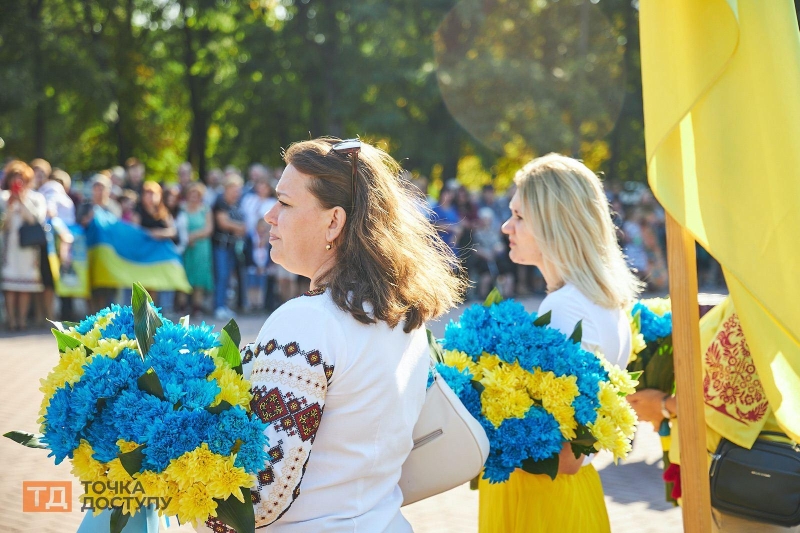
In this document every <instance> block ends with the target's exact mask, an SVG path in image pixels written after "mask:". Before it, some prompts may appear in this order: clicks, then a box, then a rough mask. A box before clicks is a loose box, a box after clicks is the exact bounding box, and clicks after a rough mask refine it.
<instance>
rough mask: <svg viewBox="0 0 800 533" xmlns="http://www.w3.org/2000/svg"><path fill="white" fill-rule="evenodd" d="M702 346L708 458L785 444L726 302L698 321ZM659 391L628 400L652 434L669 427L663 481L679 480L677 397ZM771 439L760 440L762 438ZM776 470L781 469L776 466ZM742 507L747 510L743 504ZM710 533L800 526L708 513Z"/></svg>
mask: <svg viewBox="0 0 800 533" xmlns="http://www.w3.org/2000/svg"><path fill="white" fill-rule="evenodd" d="M700 343H701V346H703V357H702V358H701V360H702V367H701V368H702V379H703V383H705V384H706V385H705V386H704V391H703V401H704V402H705V405H706V406H707V407H708V408H706V409H705V410H704V414H705V423H706V438H705V442H706V447H707V449H708V454H709V458H710V457H711V455H712V454H714V453H716V450H717V446H718V445H719V443H720V441H721V439H722V438H725V439H727V440H728V441H730V442H733V443H735V444H737V445H738V446H742V447H744V448H747V449H750V448H751V447H752V446H753V444H754V443H755V442H756V439H759V438H765V439H767V440H782V441H783V442H788V441H789V440H790V439H789V438H788V437H787V436H786V434H785V432H784V430H783V428H781V426H780V425H779V424H778V419H777V418H776V416H775V412H774V411H773V409H772V407H771V406H770V404H769V401H768V399H767V395H766V393H765V392H764V388H763V387H762V385H761V381H760V380H759V378H758V373H757V370H756V365H755V364H754V361H753V356H752V354H751V352H750V347H749V346H748V344H747V340H746V339H745V337H744V332H743V331H742V325H741V323H740V321H739V316H738V315H737V313H736V309H735V308H734V306H733V301H732V300H731V298H730V297H726V298H725V299H724V300H723V301H722V302H721V303H720V304H718V305H717V306H715V307H714V308H713V309H711V311H709V312H708V313H707V314H706V315H705V316H704V317H703V318H702V319H701V320H700ZM679 392H680V391H676V392H675V393H673V394H669V393H664V392H662V391H660V390H658V389H642V390H640V391H637V392H636V393H634V394H631V395H630V396H628V402H629V403H630V404H631V407H633V409H634V410H635V411H636V415H637V416H638V418H639V421H640V422H649V423H651V424H652V425H653V429H654V430H658V428H659V427H661V423H662V421H663V420H664V419H665V418H666V419H668V420H669V422H670V425H671V426H672V430H671V431H672V436H673V437H672V444H671V447H670V451H669V459H670V463H671V464H670V467H669V469H668V470H667V471H666V472H665V473H664V474H665V475H664V477H665V479H667V478H671V479H676V480H680V467H679V465H680V463H681V461H680V448H679V446H678V444H679V439H678V438H677V433H678V428H679V426H680V419H679V418H678V394H679ZM765 431H766V432H770V433H771V434H772V435H776V436H772V435H770V436H768V435H763V434H762V432H765ZM780 435H782V436H780ZM775 468H779V466H778V465H775ZM681 496H682V495H681V493H680V483H679V481H676V485H675V488H674V489H673V493H672V497H673V498H675V499H676V500H678V501H680V500H679V498H681ZM745 506H746V504H745ZM711 514H712V524H711V526H712V531H713V533H744V532H747V533H751V532H752V533H800V526H795V527H791V528H789V527H781V526H777V525H772V524H767V523H764V522H756V521H754V520H748V519H746V518H741V517H738V516H734V515H732V514H730V513H726V512H724V511H720V510H718V509H715V508H712V509H711Z"/></svg>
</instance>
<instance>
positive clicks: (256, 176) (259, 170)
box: [242, 163, 272, 229]
mask: <svg viewBox="0 0 800 533" xmlns="http://www.w3.org/2000/svg"><path fill="white" fill-rule="evenodd" d="M271 178H272V172H271V171H270V170H269V169H268V168H267V167H265V166H264V165H262V164H261V163H253V164H252V165H250V168H248V169H247V182H246V183H245V184H244V187H243V188H242V198H245V197H247V196H249V195H250V194H251V193H253V192H254V191H255V187H256V183H257V182H259V181H262V180H264V181H266V182H267V183H269V180H270V179H271ZM254 229H255V228H254Z"/></svg>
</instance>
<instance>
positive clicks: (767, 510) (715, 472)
mask: <svg viewBox="0 0 800 533" xmlns="http://www.w3.org/2000/svg"><path fill="white" fill-rule="evenodd" d="M761 435H774V436H778V437H783V438H784V439H788V437H786V435H783V434H782V433H775V432H772V431H764V432H762V433H761ZM709 475H710V481H711V506H712V507H714V508H715V509H717V510H719V511H722V512H725V513H729V514H732V515H736V516H739V517H742V518H746V519H748V520H755V521H757V522H766V523H769V524H775V525H779V526H783V527H794V526H797V525H800V446H798V445H797V444H796V443H791V444H790V443H787V442H777V441H772V440H765V439H761V438H758V439H756V442H755V443H754V444H753V447H752V448H751V449H749V450H748V449H747V448H742V447H741V446H737V445H736V444H734V443H732V442H730V441H729V440H726V439H722V440H721V441H720V443H719V446H718V447H717V451H716V453H715V454H714V456H713V458H712V461H711V468H710V471H709Z"/></svg>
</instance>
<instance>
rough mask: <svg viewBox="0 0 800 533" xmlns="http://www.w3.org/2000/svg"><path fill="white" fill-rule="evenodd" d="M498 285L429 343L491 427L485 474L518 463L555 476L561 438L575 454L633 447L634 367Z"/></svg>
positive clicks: (500, 476)
mask: <svg viewBox="0 0 800 533" xmlns="http://www.w3.org/2000/svg"><path fill="white" fill-rule="evenodd" d="M549 318H550V316H549V313H547V314H545V315H542V316H541V317H537V316H536V315H535V314H529V313H527V312H526V311H525V309H524V308H523V306H522V305H521V304H520V303H518V302H515V301H513V300H505V301H502V300H501V299H500V298H499V294H498V293H496V292H494V291H493V294H491V295H490V296H489V298H488V299H487V301H486V303H485V304H484V305H473V306H471V307H469V308H468V309H466V310H465V311H464V313H463V314H462V315H461V317H460V319H459V321H458V322H457V323H453V322H451V323H450V324H449V325H448V326H447V327H446V329H445V336H444V339H443V340H442V348H443V351H442V350H438V348H437V347H435V346H434V347H433V349H434V352H438V353H437V354H436V357H437V359H439V362H438V363H437V365H436V368H437V371H438V372H439V374H440V375H441V376H442V377H443V378H444V379H445V381H446V382H447V384H448V385H449V386H450V387H451V388H452V389H453V391H454V392H455V393H456V394H457V395H458V397H459V399H461V401H462V402H463V403H464V405H465V406H466V408H467V409H468V410H469V411H470V413H471V414H472V415H473V416H474V417H475V418H476V419H477V420H478V421H479V422H480V423H481V425H482V426H483V428H484V429H485V430H486V434H487V435H488V437H489V443H490V453H489V459H488V460H487V462H486V465H485V468H484V474H483V476H484V479H487V480H488V481H490V482H492V483H500V482H503V481H506V480H507V479H508V478H509V475H510V474H511V472H513V471H514V470H515V469H517V468H521V469H523V470H525V471H526V472H530V473H533V474H547V475H549V476H550V477H551V478H555V476H556V474H557V472H558V454H559V452H560V451H561V449H562V446H563V445H564V443H565V442H569V443H570V444H571V448H572V451H573V452H574V453H575V456H576V457H578V456H579V455H580V454H589V453H593V452H596V451H598V450H609V451H611V452H612V453H613V454H614V457H615V458H622V457H625V456H626V455H627V454H628V452H629V451H630V449H631V439H632V437H633V433H634V431H635V425H636V415H635V413H634V412H633V410H632V409H631V407H630V406H629V405H628V403H627V402H626V401H625V396H626V395H627V394H630V393H631V392H633V390H634V387H635V385H636V382H635V380H633V379H632V378H631V377H630V375H629V374H628V373H627V372H626V371H624V370H620V369H618V368H616V367H614V366H612V365H610V364H609V363H607V362H606V361H605V359H603V358H602V357H601V356H598V355H595V354H593V353H590V352H587V351H586V350H584V349H582V348H581V346H580V336H581V331H580V329H581V328H580V323H579V324H578V325H577V327H576V329H575V332H574V333H573V334H572V336H571V337H569V338H568V337H567V336H566V335H564V334H562V333H561V332H560V331H558V330H556V329H553V328H550V327H548V324H549Z"/></svg>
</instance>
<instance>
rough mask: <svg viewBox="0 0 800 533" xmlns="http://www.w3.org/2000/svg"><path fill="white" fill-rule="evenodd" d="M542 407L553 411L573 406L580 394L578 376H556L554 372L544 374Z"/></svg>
mask: <svg viewBox="0 0 800 533" xmlns="http://www.w3.org/2000/svg"><path fill="white" fill-rule="evenodd" d="M542 374H544V376H542V390H541V394H542V406H543V407H544V408H545V409H547V410H548V411H552V410H553V409H555V408H556V407H558V406H566V405H572V401H573V400H574V399H575V397H576V396H577V395H578V394H579V391H578V378H577V377H576V376H556V375H555V374H553V373H552V372H542Z"/></svg>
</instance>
